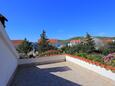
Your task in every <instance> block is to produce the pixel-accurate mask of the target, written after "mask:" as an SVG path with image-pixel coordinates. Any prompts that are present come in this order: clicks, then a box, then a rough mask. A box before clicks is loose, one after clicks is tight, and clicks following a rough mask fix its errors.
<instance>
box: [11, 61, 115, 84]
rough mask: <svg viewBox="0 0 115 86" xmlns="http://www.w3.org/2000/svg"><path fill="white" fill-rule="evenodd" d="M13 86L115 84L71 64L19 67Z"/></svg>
mask: <svg viewBox="0 0 115 86" xmlns="http://www.w3.org/2000/svg"><path fill="white" fill-rule="evenodd" d="M11 86H115V82H114V81H112V80H110V79H108V78H105V77H103V76H100V75H98V74H97V73H94V72H92V71H89V70H87V69H85V68H82V67H81V66H78V65H76V64H73V63H70V62H60V63H53V64H45V65H38V66H26V67H24V66H23V67H19V68H18V72H17V74H16V77H15V79H14V81H13V84H12V85H11Z"/></svg>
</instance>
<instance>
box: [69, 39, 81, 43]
mask: <svg viewBox="0 0 115 86" xmlns="http://www.w3.org/2000/svg"><path fill="white" fill-rule="evenodd" d="M70 42H74V43H80V42H81V41H80V40H71V41H70Z"/></svg>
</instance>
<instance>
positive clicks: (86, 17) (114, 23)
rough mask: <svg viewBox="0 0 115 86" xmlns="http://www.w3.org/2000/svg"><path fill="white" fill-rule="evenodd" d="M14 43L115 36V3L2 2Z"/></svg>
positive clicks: (103, 0)
mask: <svg viewBox="0 0 115 86" xmlns="http://www.w3.org/2000/svg"><path fill="white" fill-rule="evenodd" d="M0 13H2V14H3V15H5V16H6V17H7V18H8V20H9V21H8V22H7V23H6V24H7V27H6V30H7V32H8V34H9V36H10V38H11V39H24V38H25V37H26V38H27V39H28V40H30V41H37V40H38V38H39V37H40V33H41V32H42V30H43V29H44V30H46V32H47V36H48V38H57V39H68V38H70V37H74V36H83V35H85V33H86V32H89V33H90V34H91V35H93V36H115V0H0Z"/></svg>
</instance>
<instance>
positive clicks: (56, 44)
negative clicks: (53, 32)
mask: <svg viewBox="0 0 115 86" xmlns="http://www.w3.org/2000/svg"><path fill="white" fill-rule="evenodd" d="M47 41H48V42H49V44H50V45H52V46H55V47H57V48H59V47H60V46H61V45H62V43H60V42H59V40H57V39H48V40H47ZM39 42H40V39H39V40H38V43H39Z"/></svg>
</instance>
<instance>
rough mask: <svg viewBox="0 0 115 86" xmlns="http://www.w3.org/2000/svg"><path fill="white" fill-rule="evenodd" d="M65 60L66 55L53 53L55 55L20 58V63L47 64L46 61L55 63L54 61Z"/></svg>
mask: <svg viewBox="0 0 115 86" xmlns="http://www.w3.org/2000/svg"><path fill="white" fill-rule="evenodd" d="M60 61H65V56H64V55H53V56H46V57H37V58H30V59H18V64H19V65H23V64H45V63H53V62H60Z"/></svg>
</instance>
